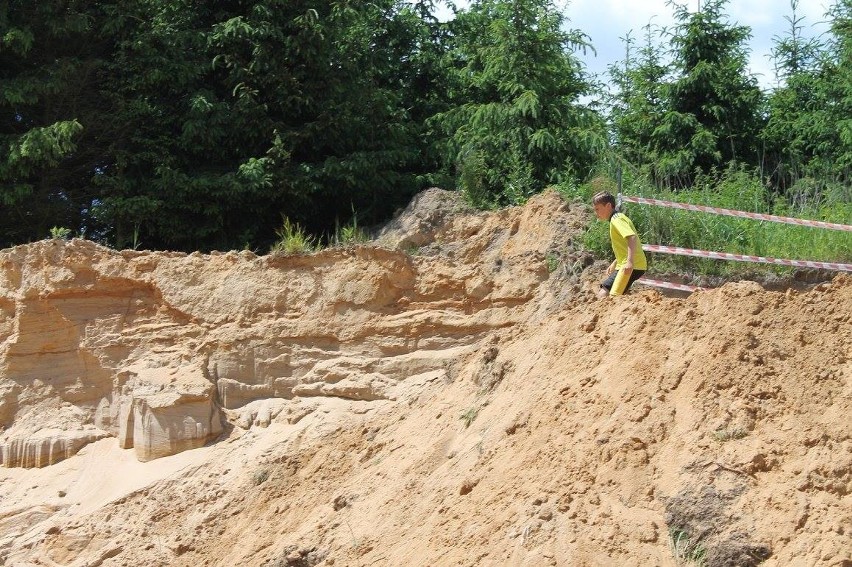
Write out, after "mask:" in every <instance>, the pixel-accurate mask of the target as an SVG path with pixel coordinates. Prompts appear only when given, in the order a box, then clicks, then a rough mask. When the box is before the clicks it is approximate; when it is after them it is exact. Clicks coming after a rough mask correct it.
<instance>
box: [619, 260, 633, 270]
mask: <svg viewBox="0 0 852 567" xmlns="http://www.w3.org/2000/svg"><path fill="white" fill-rule="evenodd" d="M621 269H622V270H624V271H625V272H632V271H633V259H632V258H628V259H627V262H625V263H624V267H623V268H621Z"/></svg>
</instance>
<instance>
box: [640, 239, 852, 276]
mask: <svg viewBox="0 0 852 567" xmlns="http://www.w3.org/2000/svg"><path fill="white" fill-rule="evenodd" d="M642 250H645V251H647V252H661V253H663V254H677V255H680V256H696V257H698V258H714V259H716V260H736V261H738V262H755V263H759V264H777V265H780V266H798V267H801V268H818V269H823V270H837V271H841V272H852V264H837V263H834V262H814V261H811V260H784V259H781V258H767V257H765V256H748V255H746V254H730V253H728V252H709V251H707V250H693V249H691V248H681V247H679V246H658V245H656V244H643V245H642Z"/></svg>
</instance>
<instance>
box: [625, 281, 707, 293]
mask: <svg viewBox="0 0 852 567" xmlns="http://www.w3.org/2000/svg"><path fill="white" fill-rule="evenodd" d="M636 283H637V284H642V285H648V286H651V287H662V288H665V289H674V290H677V291H689V292H692V291H704V289H705V288H703V287H697V286H694V285H686V284H676V283H672V282H664V281H661V280H649V279H646V278H639V279H638V280H636Z"/></svg>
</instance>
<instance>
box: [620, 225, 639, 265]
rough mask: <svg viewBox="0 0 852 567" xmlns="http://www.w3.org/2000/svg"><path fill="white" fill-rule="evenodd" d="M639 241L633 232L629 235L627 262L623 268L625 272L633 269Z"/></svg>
mask: <svg viewBox="0 0 852 567" xmlns="http://www.w3.org/2000/svg"><path fill="white" fill-rule="evenodd" d="M638 242H639V239H638V238H636V235H635V234H631V235H630V236H628V237H627V262H626V263H625V264H624V268H622V269H623V270H624V271H625V272H632V271H633V257H634V256H635V255H636V247H637V246H638Z"/></svg>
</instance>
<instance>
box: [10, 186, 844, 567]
mask: <svg viewBox="0 0 852 567" xmlns="http://www.w3.org/2000/svg"><path fill="white" fill-rule="evenodd" d="M589 222H591V216H590V215H589V213H588V209H587V208H585V207H583V206H582V205H577V204H574V205H569V204H566V203H564V202H562V201H561V200H560V199H559V197H558V196H556V195H554V194H545V195H541V196H539V197H536V198H534V199H532V200H531V201H530V203H529V204H527V205H526V206H525V207H521V208H514V209H507V210H504V211H499V212H495V213H470V212H464V211H463V207H462V206H461V205H460V204H459V203H457V202H456V201H454V200H453V197H452V195H451V194H446V193H442V192H438V191H432V192H428V193H426V194H423V195H421V196H419V197H418V199H417V200H415V202H414V203H412V206H411V207H409V209H408V210H406V211H404V212H403V213H402V214H401V215H400V216H399V217H398V219H397V220H396V221H395V222H394V223H393V224H392V225H391V226H390V227H389V228H388V229H387V230H385V231H384V233H383V234H382V236H381V245H380V246H379V245H374V244H371V245H362V246H356V247H350V248H341V249H332V250H326V251H323V252H319V253H316V254H313V255H307V256H290V257H285V256H274V255H269V256H256V255H254V254H252V253H250V252H240V253H238V252H229V253H219V254H216V253H214V254H210V255H202V254H190V255H185V254H169V253H151V252H137V251H123V252H116V251H112V250H109V249H106V248H103V247H99V246H97V245H95V244H93V243H90V242H85V241H79V240H74V241H71V242H64V241H56V240H49V241H42V242H37V243H33V244H30V245H26V246H20V247H16V248H13V249H9V250H4V251H2V252H0V292H2V293H0V341H2V342H0V462H2V464H3V465H4V468H2V469H0V564H4V565H63V566H64V565H68V566H71V565H75V566H82V565H187V566H189V565H193V566H195V565H222V566H230V565H268V566H284V565H292V566H314V565H365V566H366V565H423V566H427V565H471V566H473V565H529V566H538V565H565V566H569V565H570V566H583V565H589V566H592V565H601V566H608V565H637V566H638V565H664V566H667V565H702V564H703V565H709V566H717V565H777V566H781V565H784V566H786V565H833V566H848V565H852V555H850V550H852V545H850V542H852V495H850V492H852V436H851V435H852V418H850V415H852V411H850V410H852V278H849V277H842V276H838V277H837V278H835V279H834V280H833V281H831V282H828V283H823V284H820V285H817V286H814V287H812V288H810V289H807V290H793V289H789V290H786V291H766V290H764V289H763V288H762V287H761V286H760V285H758V284H756V283H753V282H736V283H728V284H725V285H724V286H722V287H721V288H719V289H715V290H712V291H706V292H699V293H695V294H692V295H691V296H688V297H665V296H662V295H660V294H659V293H658V292H656V291H652V290H647V289H637V290H636V292H634V293H633V294H631V295H629V296H625V297H622V298H617V299H614V300H610V301H605V302H599V301H596V300H595V299H594V291H595V289H594V288H595V285H596V284H595V282H596V281H597V279H599V277H600V275H601V264H602V263H601V262H598V263H594V262H593V261H592V258H591V257H590V256H589V255H588V254H587V253H585V252H583V251H582V249H581V248H580V246H579V244H578V240H579V238H580V236H581V234H582V231H583V230H584V228H585V227H586V226H587V225H588V223H589Z"/></svg>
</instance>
